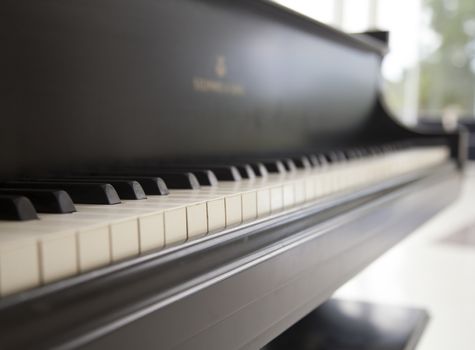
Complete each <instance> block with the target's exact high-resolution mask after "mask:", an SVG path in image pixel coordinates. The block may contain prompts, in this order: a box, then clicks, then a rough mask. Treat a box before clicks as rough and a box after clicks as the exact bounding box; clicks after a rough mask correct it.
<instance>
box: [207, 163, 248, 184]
mask: <svg viewBox="0 0 475 350" xmlns="http://www.w3.org/2000/svg"><path fill="white" fill-rule="evenodd" d="M207 168H208V167H207ZM209 169H210V170H211V171H212V172H213V173H214V175H216V178H217V179H218V181H241V180H242V177H241V174H240V173H239V170H238V169H237V168H236V167H235V166H234V165H229V166H228V165H222V166H221V165H219V166H211V167H209Z"/></svg>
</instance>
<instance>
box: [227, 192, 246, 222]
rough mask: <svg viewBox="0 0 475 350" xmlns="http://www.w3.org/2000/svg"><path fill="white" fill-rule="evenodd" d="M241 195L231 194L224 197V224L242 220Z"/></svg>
mask: <svg viewBox="0 0 475 350" xmlns="http://www.w3.org/2000/svg"><path fill="white" fill-rule="evenodd" d="M241 202H242V201H241V196H240V195H233V196H227V197H225V198H224V203H225V208H226V226H233V225H237V224H240V223H241V222H242V204H241Z"/></svg>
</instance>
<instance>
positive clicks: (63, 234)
mask: <svg viewBox="0 0 475 350" xmlns="http://www.w3.org/2000/svg"><path fill="white" fill-rule="evenodd" d="M0 231H1V232H4V231H8V232H10V233H15V234H17V235H22V234H25V233H26V234H34V235H35V237H36V238H37V242H38V247H39V264H40V270H41V281H42V283H49V282H54V281H57V280H60V279H64V278H67V277H70V276H74V275H76V274H77V273H78V272H79V267H78V258H77V246H76V232H75V231H74V230H71V229H67V228H66V229H62V228H61V227H53V226H51V225H50V226H48V227H45V226H39V225H37V224H36V223H34V222H29V223H27V225H23V224H22V223H19V222H10V223H6V225H5V224H4V223H2V225H1V226H0Z"/></svg>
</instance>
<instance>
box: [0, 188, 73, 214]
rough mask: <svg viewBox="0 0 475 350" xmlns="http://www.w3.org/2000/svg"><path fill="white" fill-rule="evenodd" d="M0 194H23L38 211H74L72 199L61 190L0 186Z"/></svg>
mask: <svg viewBox="0 0 475 350" xmlns="http://www.w3.org/2000/svg"><path fill="white" fill-rule="evenodd" d="M0 194H9V195H17V196H25V197H27V198H28V199H29V200H30V201H31V202H32V203H33V206H34V207H35V209H36V211H37V212H39V213H53V214H65V213H73V212H75V211H76V208H75V207H74V204H73V200H72V199H71V197H70V196H69V194H67V193H66V192H65V191H62V190H43V189H31V188H0Z"/></svg>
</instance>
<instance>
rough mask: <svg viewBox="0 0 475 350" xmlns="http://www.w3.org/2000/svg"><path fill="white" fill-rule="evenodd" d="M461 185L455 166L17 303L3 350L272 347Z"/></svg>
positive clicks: (16, 298)
mask: <svg viewBox="0 0 475 350" xmlns="http://www.w3.org/2000/svg"><path fill="white" fill-rule="evenodd" d="M460 184H461V175H460V171H459V169H457V168H456V166H455V165H454V164H453V162H450V163H447V164H444V165H443V166H440V167H438V168H437V169H429V170H425V171H420V172H418V173H413V174H410V175H405V176H400V177H397V178H394V179H391V180H388V181H385V182H383V183H380V184H379V185H376V186H372V187H370V188H366V189H362V190H359V191H355V192H351V193H346V194H340V195H336V196H333V197H329V198H324V199H322V200H321V201H319V202H316V203H313V204H310V205H306V206H304V207H300V208H297V209H295V210H292V211H288V212H285V213H284V214H281V215H275V216H272V217H269V218H266V219H263V220H260V221H258V222H256V223H251V224H247V225H241V226H239V227H236V228H232V229H229V230H226V231H223V232H222V233H219V234H215V235H210V236H208V237H204V238H201V239H198V240H195V241H191V242H188V243H187V244H184V245H181V246H179V247H174V248H170V249H167V250H164V251H159V252H156V253H152V254H149V255H146V256H143V257H140V258H136V259H133V260H128V261H124V262H122V263H119V264H116V265H113V266H110V267H107V268H103V269H100V270H97V271H93V272H90V273H87V274H84V275H81V276H78V277H74V278H71V279H69V280H65V281H61V282H58V283H55V284H52V285H48V286H44V287H41V288H38V289H36V290H32V291H28V292H24V293H20V294H17V295H13V296H11V297H7V298H5V299H3V300H1V301H0V327H1V329H2V332H1V336H0V346H1V347H2V349H3V348H5V349H7V348H17V347H28V346H32V345H33V344H34V347H35V348H77V347H81V348H82V347H85V348H88V349H89V348H90V349H101V348H108V347H109V346H112V347H113V348H129V347H131V346H139V347H140V348H141V349H147V348H156V347H157V346H160V348H161V349H162V348H163V349H166V348H172V347H173V348H179V349H182V348H183V349H188V348H194V349H201V348H206V349H214V348H215V349H222V348H226V349H238V348H255V347H259V346H263V345H265V344H266V343H267V342H268V341H269V340H271V339H272V338H273V337H275V336H276V335H278V334H279V333H280V332H282V331H283V330H285V329H286V328H287V327H288V326H290V325H291V324H292V323H294V322H295V321H296V320H298V319H299V318H301V317H302V316H304V315H305V314H306V313H307V312H309V311H310V310H312V309H314V308H315V307H316V306H318V305H319V304H320V303H321V302H323V301H324V300H326V299H327V298H328V297H329V296H330V295H331V294H332V293H333V292H334V291H335V290H336V289H337V288H338V287H339V286H341V285H342V284H343V283H344V282H346V281H347V280H348V279H349V278H351V277H352V276H354V275H355V274H356V273H357V272H359V271H360V270H362V269H363V268H364V267H365V266H367V265H368V264H369V263H370V262H371V261H373V260H374V259H376V258H377V257H378V256H379V255H381V254H382V253H383V252H384V251H386V250H387V249H389V248H390V247H391V246H393V245H394V244H396V243H397V242H398V241H399V240H400V239H402V238H403V237H405V236H406V235H407V234H409V233H410V232H412V231H413V230H414V228H416V227H417V226H419V225H420V224H421V223H423V222H424V221H426V220H427V219H428V218H430V217H431V216H432V215H434V213H436V212H437V211H439V210H440V209H442V208H443V207H444V206H446V205H447V204H449V203H450V202H451V201H453V200H454V199H455V198H456V196H457V194H458V192H459V188H460ZM242 285H246V288H245V289H242V288H240V286H242ZM264 311H265V312H264ZM237 325H239V332H237V331H236V326H237ZM24 334H28V337H25V336H24ZM223 346H224V347H223Z"/></svg>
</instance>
